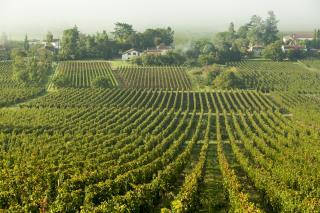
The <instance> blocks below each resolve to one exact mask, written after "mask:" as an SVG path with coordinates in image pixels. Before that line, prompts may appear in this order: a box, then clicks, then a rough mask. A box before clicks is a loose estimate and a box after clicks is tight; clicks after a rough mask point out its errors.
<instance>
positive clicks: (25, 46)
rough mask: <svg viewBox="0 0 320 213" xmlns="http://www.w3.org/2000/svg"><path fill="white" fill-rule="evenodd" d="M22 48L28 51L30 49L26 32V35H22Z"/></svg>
mask: <svg viewBox="0 0 320 213" xmlns="http://www.w3.org/2000/svg"><path fill="white" fill-rule="evenodd" d="M23 47H24V50H25V51H26V52H28V51H29V49H30V45H29V41H28V35H27V34H26V36H25V37H24V44H23Z"/></svg>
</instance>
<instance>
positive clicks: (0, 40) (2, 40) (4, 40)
mask: <svg viewBox="0 0 320 213" xmlns="http://www.w3.org/2000/svg"><path fill="white" fill-rule="evenodd" d="M0 45H2V46H3V47H5V48H6V47H7V46H8V36H7V34H6V33H2V34H1V37H0Z"/></svg>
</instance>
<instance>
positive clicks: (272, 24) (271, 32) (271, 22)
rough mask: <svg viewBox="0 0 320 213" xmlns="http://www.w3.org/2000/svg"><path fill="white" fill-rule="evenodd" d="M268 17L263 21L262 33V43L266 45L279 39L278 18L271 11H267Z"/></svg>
mask: <svg viewBox="0 0 320 213" xmlns="http://www.w3.org/2000/svg"><path fill="white" fill-rule="evenodd" d="M268 14H269V17H268V18H267V20H266V21H265V33H264V44H265V45H268V44H270V43H272V42H275V41H276V40H278V39H279V37H278V32H279V30H278V27H277V24H278V22H279V21H278V20H277V19H276V16H275V14H274V12H273V11H269V12H268Z"/></svg>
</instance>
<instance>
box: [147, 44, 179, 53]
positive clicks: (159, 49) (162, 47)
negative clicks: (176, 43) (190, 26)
mask: <svg viewBox="0 0 320 213" xmlns="http://www.w3.org/2000/svg"><path fill="white" fill-rule="evenodd" d="M171 50H173V48H172V47H171V46H166V45H164V44H160V45H158V46H157V47H156V48H153V49H147V50H145V51H144V52H143V54H147V55H166V54H167V53H168V52H169V51H171Z"/></svg>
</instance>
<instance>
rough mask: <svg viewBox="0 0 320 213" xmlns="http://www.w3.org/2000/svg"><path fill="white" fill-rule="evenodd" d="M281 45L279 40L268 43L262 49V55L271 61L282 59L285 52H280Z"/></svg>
mask: <svg viewBox="0 0 320 213" xmlns="http://www.w3.org/2000/svg"><path fill="white" fill-rule="evenodd" d="M281 46H282V42H281V41H277V42H275V43H271V44H269V45H268V46H266V47H265V49H264V50H263V51H262V55H263V57H264V58H267V59H271V60H273V61H282V60H283V59H284V58H285V54H284V53H283V52H282V49H281Z"/></svg>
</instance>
